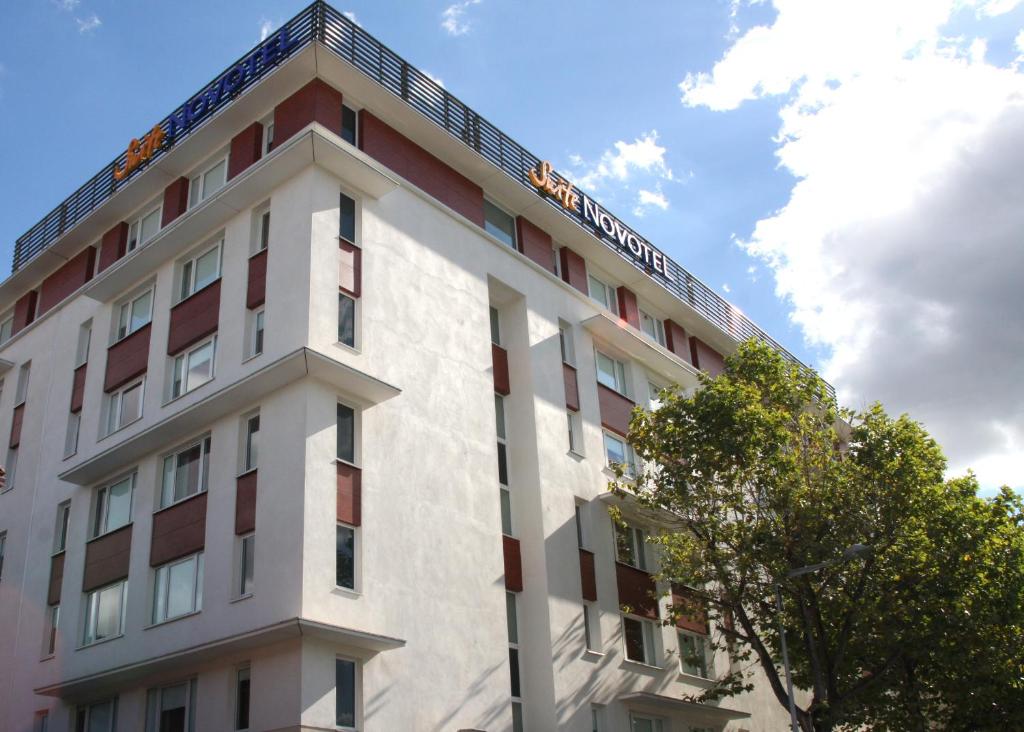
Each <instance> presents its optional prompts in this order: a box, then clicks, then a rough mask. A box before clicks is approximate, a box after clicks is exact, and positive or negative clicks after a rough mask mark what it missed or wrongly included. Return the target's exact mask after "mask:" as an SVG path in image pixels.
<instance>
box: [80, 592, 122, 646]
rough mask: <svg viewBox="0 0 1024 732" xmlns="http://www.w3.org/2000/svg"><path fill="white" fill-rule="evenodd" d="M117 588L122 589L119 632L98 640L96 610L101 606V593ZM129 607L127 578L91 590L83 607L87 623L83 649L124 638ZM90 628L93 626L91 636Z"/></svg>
mask: <svg viewBox="0 0 1024 732" xmlns="http://www.w3.org/2000/svg"><path fill="white" fill-rule="evenodd" d="M115 587H117V588H119V589H120V594H121V598H120V600H121V611H120V615H119V616H118V625H117V632H116V633H112V634H110V635H107V636H103V637H102V638H97V637H96V627H95V626H96V625H97V621H98V613H97V612H96V609H97V608H98V606H99V599H100V597H101V593H103V592H106V591H107V590H110V589H113V588H115ZM93 597H95V598H96V603H95V607H94V603H93V601H92V598H93ZM127 605H128V579H127V578H125V579H121V580H118V581H117V582H111V583H110V584H108V585H104V586H103V587H97V588H96V589H94V590H90V591H89V592H86V593H85V601H84V602H83V603H82V606H83V608H84V616H85V623H84V626H83V632H82V647H83V648H84V647H86V646H93V645H96V644H97V643H104V642H106V641H110V640H114V639H116V638H121V637H123V636H124V621H125V615H126V609H127ZM90 626H91V634H90Z"/></svg>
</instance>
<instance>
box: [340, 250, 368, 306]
mask: <svg viewBox="0 0 1024 732" xmlns="http://www.w3.org/2000/svg"><path fill="white" fill-rule="evenodd" d="M338 247H339V249H341V252H340V255H341V265H340V267H339V271H338V286H339V287H341V289H343V290H344V291H345V292H347V293H348V294H349V295H351V296H352V297H360V296H361V295H362V293H363V250H362V249H360V248H359V247H357V246H356V245H355V244H351V243H349V242H347V241H344V240H342V241H341V242H339V244H338Z"/></svg>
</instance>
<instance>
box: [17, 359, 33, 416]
mask: <svg viewBox="0 0 1024 732" xmlns="http://www.w3.org/2000/svg"><path fill="white" fill-rule="evenodd" d="M31 380H32V362H31V361H26V362H25V363H23V364H22V365H21V366H20V367H19V368H18V382H17V383H16V384H15V387H14V406H15V407H20V406H21V405H22V404H24V403H25V402H26V401H27V400H28V387H29V383H30V382H31Z"/></svg>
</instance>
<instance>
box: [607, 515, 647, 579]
mask: <svg viewBox="0 0 1024 732" xmlns="http://www.w3.org/2000/svg"><path fill="white" fill-rule="evenodd" d="M612 528H613V530H614V534H613V537H612V538H613V539H614V542H615V547H614V548H615V561H616V562H618V563H619V564H624V565H626V566H627V567H632V568H633V569H639V570H640V571H641V572H650V571H651V570H650V566H651V561H650V560H651V557H650V556H648V552H647V531H646V529H643V528H641V527H639V526H634V525H633V524H629V523H627V524H625V525H623V524H621V523H619V522H616V521H613V522H612ZM623 531H625V532H626V534H625V536H626V541H627V542H628V546H629V551H630V553H631V554H632V555H633V557H632V558H630V557H626V556H624V555H623V554H622V553H621V547H622V544H621V543H620V538H621V537H622V536H623V534H622V532H623Z"/></svg>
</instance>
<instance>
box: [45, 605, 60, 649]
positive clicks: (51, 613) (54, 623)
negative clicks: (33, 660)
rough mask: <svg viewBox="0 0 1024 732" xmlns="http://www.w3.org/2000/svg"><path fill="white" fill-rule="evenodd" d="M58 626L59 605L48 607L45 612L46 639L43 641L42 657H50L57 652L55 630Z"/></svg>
mask: <svg viewBox="0 0 1024 732" xmlns="http://www.w3.org/2000/svg"><path fill="white" fill-rule="evenodd" d="M59 626H60V605H50V607H49V608H47V610H46V638H45V639H44V640H43V655H44V656H52V655H53V654H54V653H56V652H57V630H58V628H59Z"/></svg>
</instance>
